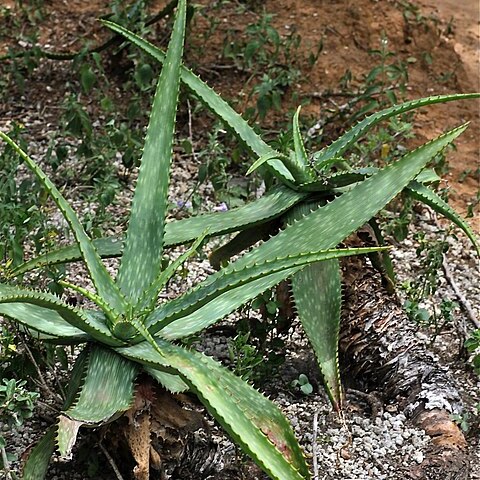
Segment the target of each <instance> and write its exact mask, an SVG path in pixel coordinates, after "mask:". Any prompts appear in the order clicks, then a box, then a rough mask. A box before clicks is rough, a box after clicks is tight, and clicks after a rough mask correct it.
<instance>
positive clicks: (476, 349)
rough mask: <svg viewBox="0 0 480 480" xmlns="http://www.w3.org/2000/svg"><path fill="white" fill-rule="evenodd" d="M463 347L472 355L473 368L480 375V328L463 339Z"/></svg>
mask: <svg viewBox="0 0 480 480" xmlns="http://www.w3.org/2000/svg"><path fill="white" fill-rule="evenodd" d="M465 348H466V349H467V351H468V353H469V354H470V355H471V356H472V357H471V358H472V365H473V368H474V370H475V371H476V372H477V373H478V374H479V375H480V328H477V329H476V330H474V331H473V332H472V334H471V335H470V337H469V338H468V339H467V340H466V341H465Z"/></svg>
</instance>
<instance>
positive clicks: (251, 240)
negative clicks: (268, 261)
mask: <svg viewBox="0 0 480 480" xmlns="http://www.w3.org/2000/svg"><path fill="white" fill-rule="evenodd" d="M277 229H278V224H277V222H276V221H270V222H265V223H262V224H260V225H256V226H254V227H250V228H246V229H244V230H241V231H240V232H238V233H237V234H236V235H235V236H234V237H233V238H232V239H231V240H229V241H228V242H226V243H225V244H224V245H222V246H220V247H218V248H216V249H215V250H213V251H212V253H211V254H210V255H209V256H208V260H209V261H210V265H211V266H212V267H213V268H214V269H215V270H220V268H221V266H222V264H223V263H226V262H228V260H230V258H232V257H233V256H234V255H238V254H239V253H242V252H244V251H245V250H247V249H249V248H250V247H251V246H253V245H254V244H255V243H257V242H259V241H260V240H268V238H269V237H270V236H271V235H272V233H273V232H275V231H276V230H277Z"/></svg>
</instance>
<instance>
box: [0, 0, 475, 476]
mask: <svg viewBox="0 0 480 480" xmlns="http://www.w3.org/2000/svg"><path fill="white" fill-rule="evenodd" d="M185 11H186V0H180V1H179V3H178V7H177V12H176V18H175V24H174V28H173V33H172V38H171V40H170V44H169V47H168V51H167V53H166V56H165V57H163V53H161V52H160V50H158V49H155V47H152V48H153V49H154V50H153V51H154V52H155V55H159V56H161V58H162V61H165V64H164V67H163V69H162V73H161V75H160V78H159V81H158V85H157V89H156V94H155V98H154V101H153V107H152V111H151V115H150V121H149V125H148V129H147V134H146V138H145V145H144V149H143V155H142V158H141V166H140V170H139V177H138V181H137V185H136V188H135V194H134V197H133V202H132V209H131V214H130V220H129V224H128V228H127V231H126V235H125V237H124V239H120V240H118V239H117V240H109V239H103V240H100V241H92V240H91V239H90V238H89V237H88V236H87V234H86V233H85V232H84V230H83V228H82V225H81V222H80V221H79V219H78V217H77V216H76V214H75V212H74V211H73V209H72V208H71V207H70V205H69V204H68V203H67V202H66V200H65V199H64V198H63V196H62V194H61V193H60V192H59V191H58V189H57V188H56V187H55V185H54V184H53V183H52V182H51V181H50V180H49V179H48V178H47V176H46V175H45V174H44V173H43V171H42V170H41V168H40V167H39V165H38V164H37V163H35V161H34V160H32V159H31V158H30V157H29V156H28V154H27V153H26V152H25V151H23V150H22V149H21V148H20V147H19V146H18V145H17V144H16V143H15V142H14V141H13V140H11V139H10V138H9V137H8V136H7V135H5V134H4V133H1V132H0V137H1V138H2V139H3V140H4V141H6V142H7V143H8V144H9V145H10V146H11V147H12V148H13V149H14V150H15V151H16V152H17V153H18V155H19V156H20V157H21V158H22V160H23V161H24V162H25V163H26V165H27V166H28V167H29V168H30V169H31V170H32V172H33V173H34V174H35V175H36V176H37V178H38V180H39V181H40V182H41V184H42V185H43V186H44V188H45V189H46V190H47V191H48V192H49V194H50V195H51V197H52V199H53V200H54V202H55V203H56V205H57V206H58V208H59V209H60V211H61V212H62V214H63V216H64V217H65V219H66V221H67V222H68V224H69V226H70V228H71V230H72V232H73V234H74V236H75V240H76V245H75V246H74V247H73V246H72V247H67V248H66V249H61V250H57V251H55V252H52V253H50V254H47V255H45V256H43V257H40V258H37V259H34V260H33V261H31V262H28V263H27V264H25V265H23V266H21V267H19V268H18V269H16V270H14V271H12V272H10V277H11V278H12V280H14V279H15V278H21V275H22V274H23V273H25V272H26V271H28V270H30V269H31V268H35V267H38V266H40V265H44V264H49V263H58V262H66V261H71V260H75V259H78V258H80V259H81V260H82V261H83V262H84V264H85V265H86V267H87V270H88V273H89V277H90V280H91V282H92V284H93V287H94V290H88V289H86V288H84V287H80V286H76V285H74V284H71V283H69V282H64V286H65V287H66V288H70V289H72V290H74V291H76V292H78V293H79V294H81V295H84V296H85V297H86V298H88V299H89V300H90V301H91V302H93V304H94V305H95V307H96V308H95V309H92V310H90V309H80V308H74V307H72V306H70V305H69V304H67V303H66V302H65V301H63V300H62V299H61V298H59V297H57V296H55V295H52V294H49V293H46V292H40V291H36V290H31V289H28V288H21V287H19V286H18V285H17V283H11V284H6V283H3V284H0V314H2V315H4V316H6V317H9V318H10V319H12V320H14V321H16V322H18V323H19V324H20V325H22V326H23V327H25V328H26V329H27V330H28V331H30V332H32V334H34V335H35V336H37V337H39V338H42V339H44V340H45V341H49V342H53V343H72V344H78V345H80V346H81V353H80V355H79V356H78V358H77V361H76V363H75V366H74V368H73V371H72V380H71V382H70V383H69V392H68V395H67V399H66V401H65V405H64V410H63V412H62V414H61V415H60V417H59V420H58V424H57V426H56V427H55V429H50V430H49V431H48V432H47V433H46V435H45V436H44V438H43V439H42V440H41V441H40V442H39V443H38V445H37V446H36V447H35V448H34V449H33V450H32V452H31V454H30V456H29V458H28V460H27V462H26V464H25V468H24V474H23V478H25V479H26V480H29V479H41V478H44V477H45V474H46V471H47V467H48V462H49V459H50V456H51V455H52V453H53V452H54V450H55V448H56V447H57V448H58V449H59V451H60V454H61V455H62V456H63V457H68V456H69V455H70V453H71V450H72V447H73V445H74V443H75V440H76V436H77V432H78V429H79V428H80V427H82V426H98V425H102V424H104V423H107V422H110V421H113V420H114V419H116V418H118V415H119V414H121V413H122V412H124V411H126V410H127V409H128V408H129V407H130V405H131V403H132V400H133V395H134V390H135V381H136V379H137V378H138V375H139V374H140V372H142V371H145V372H147V373H148V374H149V375H151V376H152V377H153V378H154V379H156V380H157V381H158V382H159V383H160V384H161V385H163V386H164V387H165V388H167V389H168V390H170V391H181V390H184V389H190V390H191V391H192V392H194V393H195V394H196V395H197V396H198V398H199V399H200V400H201V401H202V402H203V404H204V405H205V407H206V408H207V410H208V411H209V412H210V413H211V415H212V416H213V417H214V418H215V419H216V420H217V421H218V422H219V424H220V425H222V426H223V428H224V429H225V430H226V432H227V433H228V434H229V435H230V436H231V437H232V438H233V439H234V441H235V442H237V443H238V445H239V446H240V447H241V448H242V449H243V450H244V451H245V452H246V453H247V454H248V455H250V456H251V458H252V459H253V460H254V461H255V462H256V463H257V464H258V465H259V466H260V467H261V468H262V469H263V470H264V471H265V472H266V473H267V474H268V475H269V476H270V477H271V478H273V479H281V480H289V479H306V478H309V471H308V467H307V464H306V462H305V459H304V457H303V454H302V451H301V449H300V447H299V445H298V443H297V441H296V440H295V438H294V435H293V431H292V429H291V427H290V426H289V424H288V422H287V421H286V419H285V418H284V417H283V415H282V414H281V412H280V410H279V409H278V408H277V407H276V406H275V405H274V404H273V403H272V402H270V401H269V400H268V399H266V398H265V397H263V396H262V395H261V394H260V393H259V392H257V391H256V390H255V389H254V388H252V387H251V386H250V385H248V384H247V383H246V382H244V381H243V380H242V379H240V378H238V377H236V376H235V375H234V374H233V373H231V372H230V371H229V370H228V369H226V368H224V367H223V366H222V365H221V364H220V363H219V362H217V361H216V360H214V359H212V358H208V357H206V356H204V355H203V354H200V353H197V352H195V351H193V350H191V349H189V348H187V347H185V346H183V345H182V343H181V340H182V338H185V337H188V336H190V335H192V334H195V333H198V332H200V331H201V330H203V329H205V328H207V327H208V326H210V325H212V324H214V323H215V322H217V321H219V320H221V319H222V318H224V317H225V316H226V315H228V314H229V313H231V312H232V311H234V310H235V309H237V308H238V307H240V306H241V305H243V304H244V303H246V302H248V301H250V300H251V299H253V298H255V297H256V296H257V295H258V294H259V293H260V292H263V291H265V290H267V289H269V288H271V287H273V286H274V285H276V284H277V283H279V282H280V281H282V280H284V279H286V278H289V277H291V278H293V282H294V283H293V291H294V294H295V297H296V301H297V307H298V309H299V313H300V316H301V319H302V323H303V325H304V328H305V330H306V332H307V334H308V335H309V337H310V339H311V342H312V345H313V347H314V350H315V352H316V354H317V357H318V360H319V364H320V366H321V368H322V371H323V373H324V376H325V378H326V382H327V385H329V388H328V390H329V393H330V396H331V397H332V400H333V401H334V402H337V404H338V403H339V402H340V400H339V398H340V395H341V388H340V383H339V381H338V368H337V365H336V337H337V335H338V318H339V310H340V303H339V302H340V295H339V291H340V287H339V276H338V266H337V259H338V258H341V257H343V256H347V255H356V254H366V253H372V252H375V251H379V250H380V251H382V250H385V249H383V248H382V247H375V248H360V249H359V248H356V249H336V246H337V245H338V244H339V243H340V242H342V240H344V239H345V238H346V237H347V236H348V235H350V234H351V233H352V232H354V231H355V230H357V229H358V228H360V227H361V226H362V225H363V224H364V223H365V222H367V221H369V220H370V219H371V218H372V217H374V216H375V215H376V213H377V212H378V211H379V210H380V209H382V208H383V207H384V206H385V205H386V204H387V203H388V202H389V201H391V200H392V199H393V198H394V197H395V196H396V195H397V194H398V193H400V192H401V191H402V190H404V189H405V188H407V187H408V188H409V189H415V188H417V185H416V184H414V183H412V182H413V181H414V179H415V178H417V179H419V177H418V175H419V173H420V172H421V171H422V169H423V168H424V166H425V165H426V163H427V162H428V161H429V160H430V159H431V158H433V157H434V156H435V155H436V154H437V153H438V152H440V151H441V150H442V149H443V148H445V146H447V145H448V144H449V143H451V142H452V141H453V140H454V139H455V138H456V137H457V136H458V135H460V134H461V133H462V132H463V131H464V130H465V128H466V126H465V125H464V126H461V127H458V128H456V129H453V130H451V131H450V132H448V133H446V134H444V135H442V136H440V137H438V138H437V139H435V140H433V141H431V142H429V143H427V144H425V145H423V146H421V147H420V148H418V149H416V150H414V151H412V152H410V153H408V154H407V155H405V157H404V158H402V159H401V160H399V161H398V162H397V163H395V164H393V165H390V166H388V167H385V168H383V169H381V170H377V171H374V172H368V174H365V173H364V172H353V173H354V175H353V176H350V177H349V179H348V180H345V178H344V180H342V181H343V184H341V185H337V184H336V183H335V182H336V180H332V182H333V183H332V185H331V187H332V188H330V190H328V191H327V193H326V195H327V196H329V198H330V200H331V201H330V202H329V203H327V204H324V203H325V202H318V201H317V202H316V203H315V204H314V207H313V209H312V211H311V210H308V211H304V210H303V209H302V208H301V207H296V205H297V204H300V203H301V202H303V201H305V200H306V199H307V198H308V197H309V193H308V188H306V189H304V190H302V189H301V187H302V186H304V185H310V186H311V185H313V184H314V183H315V182H316V180H317V176H316V171H315V169H314V168H313V167H312V165H311V161H309V157H308V155H307V153H306V151H305V148H304V147H303V144H302V141H301V138H300V134H299V128H298V114H297V115H296V116H295V119H294V132H295V151H294V152H293V153H292V154H291V155H289V156H284V155H281V154H280V153H278V152H275V151H274V150H273V149H272V148H271V147H270V146H268V145H267V144H266V143H265V142H263V140H262V139H261V138H260V137H259V136H258V135H257V134H256V133H255V132H254V131H253V130H252V129H251V128H250V127H249V126H248V124H247V123H246V122H245V121H244V120H243V119H241V117H240V116H239V115H238V114H236V113H235V112H234V111H233V110H232V109H231V108H230V107H229V106H228V104H226V102H224V101H223V100H222V99H221V97H219V96H218V95H216V94H215V93H214V92H213V91H212V90H210V89H209V88H208V87H207V86H206V85H205V84H204V83H203V82H201V81H200V80H199V79H198V77H195V76H194V75H193V74H192V73H191V72H189V70H187V69H186V68H185V67H183V66H182V65H181V58H182V51H183V41H184V32H185ZM110 26H111V27H112V28H114V29H117V31H120V33H122V34H124V35H126V36H127V37H129V38H130V37H131V39H132V41H135V42H137V43H140V44H142V45H143V46H144V45H146V44H144V43H142V42H144V41H143V40H141V39H138V37H135V36H133V34H130V33H129V32H126V31H124V30H123V29H122V28H121V27H118V26H113V25H110ZM148 45H149V44H148ZM149 48H150V47H149ZM159 52H160V53H161V55H160V53H159ZM181 81H183V82H184V83H186V84H187V85H188V87H189V88H191V89H192V90H194V91H195V92H196V93H197V94H198V95H199V96H201V97H202V99H203V100H204V101H205V103H206V104H207V105H209V106H210V108H212V110H213V111H214V112H215V113H216V114H217V115H219V116H220V118H222V119H223V120H224V121H225V122H226V123H227V124H228V125H229V126H230V127H231V128H232V130H234V131H235V132H236V133H237V134H238V135H239V137H240V138H241V139H242V140H243V141H244V142H245V143H246V144H247V145H248V146H249V147H250V148H251V150H252V151H253V152H254V153H255V154H256V155H257V156H258V157H259V158H260V159H261V162H257V165H258V166H260V163H265V166H266V167H267V168H269V169H271V171H272V172H274V173H275V174H276V175H277V177H278V179H279V181H280V182H281V183H285V184H286V185H285V186H277V187H276V188H275V189H274V190H273V191H271V192H269V193H268V195H266V196H265V197H263V198H261V199H259V200H258V201H256V202H254V203H253V204H251V205H247V206H245V207H242V208H240V209H238V210H234V211H232V212H230V213H227V214H217V215H215V214H210V215H203V216H199V217H196V218H192V219H187V220H182V221H178V222H171V223H166V221H165V217H166V204H167V189H168V184H169V170H170V164H171V158H172V145H173V137H174V126H175V116H176V108H177V101H178V91H179V85H180V82H181ZM443 99H444V100H445V101H447V100H450V99H453V97H444V98H443ZM427 103H428V102H427ZM403 108H404V109H408V108H413V107H411V105H410V107H408V108H407V107H403ZM397 113H398V112H397ZM385 115H386V116H388V115H389V114H383V117H382V118H384V117H385ZM374 121H377V119H376V118H375V119H374V120H373V121H370V123H371V124H372V122H374ZM360 125H361V124H360ZM363 128H364V127H362V128H360V129H359V130H361V131H360V133H362V131H363V130H362V129H363ZM360 133H359V134H360ZM352 138H353V140H352ZM356 138H358V136H357V137H356V134H351V135H350V136H347V138H346V139H345V140H344V141H343V142H341V144H332V147H331V148H332V150H331V151H334V154H332V155H330V154H329V153H328V151H329V150H328V149H327V153H325V152H324V154H323V156H321V157H320V162H324V161H329V160H330V159H331V158H338V156H339V155H341V154H342V153H343V152H344V151H345V150H346V149H347V148H348V147H349V146H350V145H351V143H352V142H354V141H356ZM333 145H336V146H335V147H333ZM339 145H340V146H339ZM329 155H330V156H329ZM347 174H348V172H347ZM352 178H353V179H354V180H351V179H352ZM345 185H346V186H348V187H349V188H348V189H345V188H342V186H343V187H344V186H345ZM317 190H318V189H317ZM417 190H418V188H417ZM314 191H315V188H314ZM421 193H422V192H421ZM423 195H424V196H426V195H425V194H424V193H423ZM431 203H432V204H436V203H438V202H436V201H433V200H432V201H431ZM292 208H293V210H292ZM290 210H292V211H291V212H290V213H289V215H290V216H291V221H290V222H289V224H288V225H287V226H286V227H285V229H283V230H282V231H281V232H280V233H278V234H277V235H276V236H274V237H272V238H271V239H270V240H268V241H266V242H264V243H263V244H262V245H260V246H259V247H258V248H255V249H253V250H252V251H250V252H249V253H246V254H245V255H243V256H242V257H240V258H239V259H238V260H237V261H235V262H232V263H230V264H229V265H228V266H226V267H225V268H223V269H221V270H220V271H219V272H216V273H214V274H212V275H210V276H209V277H208V278H207V279H206V280H204V281H203V282H201V283H199V284H198V285H197V286H195V287H194V288H192V289H190V290H188V291H187V292H185V293H184V294H182V295H180V296H179V297H178V298H176V299H173V300H170V301H168V302H164V303H162V304H160V305H158V303H157V299H158V296H159V293H160V291H161V289H162V288H163V287H164V286H165V284H166V283H167V282H168V280H169V279H170V278H171V277H172V276H173V275H174V274H175V271H176V270H177V269H178V268H179V267H180V265H181V264H182V262H184V261H187V259H188V258H189V257H190V256H191V255H193V254H194V253H195V251H196V250H197V249H198V248H200V245H201V243H202V242H203V240H204V238H206V237H208V236H212V235H219V234H223V233H227V232H231V231H237V230H246V229H249V228H252V227H253V226H255V225H259V224H264V223H265V222H267V221H270V220H272V219H273V218H277V217H281V216H284V215H285V214H286V212H288V211H290ZM450 215H451V214H450ZM451 216H452V215H451ZM285 218H286V217H285ZM191 241H193V244H192V246H191V247H190V248H189V249H188V250H187V251H186V252H185V253H184V254H183V255H181V256H180V257H179V259H178V260H177V261H175V262H173V263H172V264H170V265H169V266H167V267H166V268H162V261H161V259H162V252H163V251H164V250H165V248H166V247H167V246H171V245H178V244H182V243H188V242H191ZM113 255H115V256H118V257H120V266H119V269H118V273H117V275H116V277H113V276H112V275H111V274H110V273H109V271H107V269H106V267H105V265H104V264H103V262H102V258H101V257H102V256H113ZM310 280H313V282H312V281H310ZM322 288H323V289H324V294H323V296H322V297H321V301H319V302H316V303H312V299H313V298H315V297H314V296H312V292H313V294H314V295H315V294H317V291H318V289H322ZM325 305H327V306H328V308H324V307H325ZM319 324H320V325H321V328H320V329H319V328H317V326H318V325H319ZM179 341H180V342H179ZM225 393H228V394H227V395H225Z"/></svg>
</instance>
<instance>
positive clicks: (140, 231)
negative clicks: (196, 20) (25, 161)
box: [117, 0, 187, 304]
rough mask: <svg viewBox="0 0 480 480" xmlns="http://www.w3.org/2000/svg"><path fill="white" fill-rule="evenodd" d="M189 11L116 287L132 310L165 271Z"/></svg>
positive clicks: (170, 59)
mask: <svg viewBox="0 0 480 480" xmlns="http://www.w3.org/2000/svg"><path fill="white" fill-rule="evenodd" d="M186 8H187V6H186V0H180V1H179V2H178V6H177V12H176V16H175V24H174V26H173V33H172V37H171V40H170V44H169V46H168V52H167V58H166V61H165V66H164V68H163V69H162V73H161V74H160V78H159V81H158V85H157V90H156V92H155V98H154V101H153V106H152V112H151V115H150V121H149V124H148V128H147V134H146V137H145V144H144V147H143V154H142V159H141V164H140V171H139V174H138V180H137V185H136V187H135V194H134V197H133V201H132V208H131V214H130V221H129V224H128V229H127V235H126V241H125V248H124V252H123V255H122V260H121V263H120V268H119V272H118V279H117V281H118V284H119V285H120V288H121V290H122V291H123V292H124V293H125V295H126V296H127V298H129V299H130V300H132V301H133V303H134V304H135V303H136V302H137V300H138V299H139V298H140V297H141V295H142V294H143V293H144V292H145V291H146V289H147V288H148V287H149V285H150V284H151V283H152V282H153V280H154V279H155V278H156V277H157V276H158V274H159V272H160V269H161V263H162V251H163V237H164V228H165V216H166V208H167V194H168V184H169V179H170V175H169V172H170V164H171V160H172V155H173V134H174V130H175V117H176V112H177V103H178V92H179V88H180V66H181V63H182V53H183V43H184V39H185V17H186Z"/></svg>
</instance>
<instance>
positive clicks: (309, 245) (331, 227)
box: [212, 125, 467, 280]
mask: <svg viewBox="0 0 480 480" xmlns="http://www.w3.org/2000/svg"><path fill="white" fill-rule="evenodd" d="M466 128H467V125H462V126H460V127H457V128H455V129H453V130H451V131H450V132H448V133H446V134H444V135H441V136H440V137H438V138H436V139H435V140H433V141H431V142H428V143H426V144H424V145H422V146H421V147H419V148H417V149H416V150H413V151H412V152H409V153H408V154H406V155H405V156H404V157H403V158H402V159H400V160H398V161H397V162H395V163H394V164H391V165H388V166H386V167H384V168H383V169H382V170H380V171H379V172H377V173H376V174H374V175H372V176H371V177H369V178H367V179H365V180H364V181H362V182H360V183H358V184H357V185H356V186H354V187H353V188H351V189H350V190H348V191H347V192H345V193H344V194H342V195H341V196H339V197H338V198H336V199H335V200H333V201H332V202H330V203H329V204H327V205H326V206H324V207H321V208H318V209H317V210H315V211H314V212H312V213H310V214H309V215H307V216H306V217H304V218H302V219H301V220H298V221H297V222H296V223H294V224H293V225H291V226H289V227H287V228H286V229H285V230H283V231H281V232H280V233H279V234H278V235H276V236H275V237H273V238H271V239H270V240H269V241H268V242H265V243H264V244H262V245H260V246H259V247H257V248H255V249H254V250H252V251H251V252H249V253H248V254H246V255H244V256H243V257H241V258H240V259H238V260H237V261H236V262H233V263H231V264H230V265H228V266H227V267H225V269H224V270H225V273H227V272H229V271H231V270H233V269H239V268H242V267H244V266H249V265H250V266H251V265H254V264H256V263H259V262H262V261H265V260H267V259H272V258H275V257H278V256H280V255H282V256H284V255H296V254H299V253H301V252H305V251H314V250H321V249H329V248H333V247H334V246H335V245H338V244H339V243H340V242H341V241H342V240H343V239H344V238H346V237H347V236H348V235H350V234H351V233H352V232H354V231H355V230H357V229H358V228H360V227H361V226H362V225H363V224H365V223H366V222H368V220H370V218H372V217H373V216H375V215H376V214H377V213H378V212H379V211H380V210H381V209H382V208H383V207H384V206H385V205H386V204H387V203H388V202H390V201H391V200H392V199H393V198H394V197H395V196H396V195H397V194H398V193H400V192H401V191H402V190H403V189H404V188H405V186H407V185H408V183H409V182H410V181H411V180H412V179H413V178H415V176H416V175H418V173H419V172H420V171H421V170H422V168H423V167H424V166H425V164H426V163H427V162H428V161H430V160H431V159H432V158H433V157H434V156H435V155H436V154H437V153H439V152H440V151H442V149H443V148H445V147H446V146H447V145H448V144H449V143H451V142H452V141H453V140H455V138H456V137H458V136H459V135H460V134H461V133H462V132H463V131H465V129H466ZM217 275H218V274H217ZM212 277H213V276H212ZM213 279H214V277H213V278H212V280H213Z"/></svg>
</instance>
